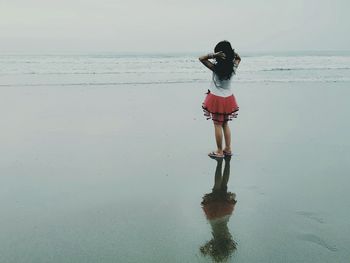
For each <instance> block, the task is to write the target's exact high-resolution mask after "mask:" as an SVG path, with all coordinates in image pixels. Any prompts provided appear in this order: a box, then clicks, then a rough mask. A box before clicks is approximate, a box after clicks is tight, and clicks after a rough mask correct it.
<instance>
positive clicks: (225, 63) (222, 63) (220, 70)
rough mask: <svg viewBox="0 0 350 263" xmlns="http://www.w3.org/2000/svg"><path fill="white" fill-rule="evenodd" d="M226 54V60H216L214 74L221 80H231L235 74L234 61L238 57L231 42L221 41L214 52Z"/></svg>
mask: <svg viewBox="0 0 350 263" xmlns="http://www.w3.org/2000/svg"><path fill="white" fill-rule="evenodd" d="M220 51H222V52H224V53H225V56H226V57H225V59H222V58H216V64H215V66H214V72H215V73H216V74H217V75H218V77H219V79H220V80H227V79H230V78H231V76H232V75H234V74H235V70H234V67H233V66H234V65H233V61H234V59H235V57H236V53H235V51H234V49H233V48H232V46H231V44H230V42H228V41H227V40H224V41H220V42H219V43H218V44H217V45H216V46H215V48H214V52H215V53H216V52H220Z"/></svg>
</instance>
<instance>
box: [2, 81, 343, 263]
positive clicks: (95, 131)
mask: <svg viewBox="0 0 350 263" xmlns="http://www.w3.org/2000/svg"><path fill="white" fill-rule="evenodd" d="M206 89H207V86H206V85H205V86H203V84H201V83H197V84H193V85H188V84H186V85H184V84H172V85H155V86H154V85H147V86H140V85H135V86H130V87H129V88H128V89H118V88H117V87H100V86H89V87H86V86H85V87H84V86H83V87H80V86H79V87H76V86H73V87H64V88H62V87H50V88H49V89H48V88H47V87H7V88H5V87H2V88H1V97H0V102H1V103H0V119H1V120H2V132H1V134H0V142H1V145H2V147H1V149H0V153H1V156H2V159H1V160H0V168H1V176H0V196H1V198H0V202H1V208H2V213H1V215H2V216H1V217H0V230H1V233H2V234H1V235H0V262H6V263H12V262H13V263H22V262H25V263H28V262H35V263H38V262H74V263H76V262H84V263H85V262H94V263H95V262H212V259H211V257H209V256H207V257H205V256H203V255H202V253H201V251H200V247H201V246H203V245H204V244H205V243H206V242H208V241H209V240H211V239H212V237H213V236H212V232H211V231H212V228H211V225H210V222H209V221H208V220H207V218H206V215H205V213H204V211H203V209H202V207H201V202H202V198H203V196H204V195H205V194H207V193H210V192H211V191H212V188H213V185H214V174H215V169H216V161H214V160H211V159H209V158H208V157H207V156H206V153H207V152H209V151H210V150H212V149H213V147H214V141H213V131H212V127H211V123H210V122H207V121H205V120H204V118H203V116H202V112H201V108H200V105H201V101H202V99H203V96H204V93H205V91H206ZM184 94H187V95H186V96H184ZM235 95H236V97H237V100H238V103H239V105H240V112H239V117H238V119H237V120H235V121H234V122H233V123H232V125H231V127H232V134H233V146H234V153H235V155H234V156H233V157H232V160H231V163H230V164H231V169H230V170H231V171H230V180H229V182H228V191H230V192H233V193H235V194H236V200H237V203H236V204H235V207H234V210H233V212H232V215H231V216H230V219H229V221H228V223H227V227H228V230H229V233H230V235H231V236H232V239H233V240H234V241H235V242H236V244H237V248H236V249H235V250H234V251H233V252H232V253H231V256H230V258H229V260H228V262H250V263H251V262H276V263H280V262H347V261H348V260H349V258H350V253H349V250H348V248H347V245H348V244H349V242H350V238H349V236H350V233H349V229H350V227H349V222H350V221H349V209H348V205H347V201H348V200H349V197H350V194H349V191H348V184H349V178H348V176H347V173H348V171H349V168H350V164H349V162H348V160H349V157H350V145H349V137H348V136H349V135H348V134H349V132H350V123H349V122H348V119H349V109H348V98H349V95H350V90H349V89H348V85H347V84H346V83H317V82H316V83H285V84H281V83H265V84H263V85H261V84H259V85H258V84H256V83H254V84H249V83H244V84H242V83H240V84H239V85H238V84H237V86H235Z"/></svg>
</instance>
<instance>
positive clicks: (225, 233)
mask: <svg viewBox="0 0 350 263" xmlns="http://www.w3.org/2000/svg"><path fill="white" fill-rule="evenodd" d="M230 159H231V157H226V158H225V167H224V174H223V176H222V174H221V171H222V159H218V160H217V166H216V171H215V183H214V187H213V190H212V192H211V193H209V194H205V195H204V196H203V201H202V208H203V211H204V213H205V215H206V217H207V219H208V221H209V223H210V225H211V228H212V235H213V238H212V239H211V240H210V241H208V242H207V243H205V244H204V245H203V246H201V247H200V251H201V253H202V254H203V255H204V256H207V255H209V256H210V257H212V259H213V260H214V261H215V262H222V261H225V260H227V259H229V257H230V256H231V254H232V252H233V251H234V250H235V249H236V242H235V241H234V240H233V238H232V235H231V234H230V231H229V229H228V227H227V223H228V221H229V219H230V216H231V214H232V212H233V209H234V206H235V204H236V200H235V197H236V195H235V194H234V193H230V192H227V182H228V179H229V176H230Z"/></svg>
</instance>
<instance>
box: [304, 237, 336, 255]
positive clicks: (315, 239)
mask: <svg viewBox="0 0 350 263" xmlns="http://www.w3.org/2000/svg"><path fill="white" fill-rule="evenodd" d="M298 239H300V240H303V241H308V242H311V243H314V244H317V245H320V246H321V247H324V248H326V249H328V250H329V251H332V252H335V251H337V250H338V249H337V247H336V246H333V245H330V244H328V243H327V242H326V241H324V240H323V239H322V238H320V237H319V236H316V235H314V234H300V235H298Z"/></svg>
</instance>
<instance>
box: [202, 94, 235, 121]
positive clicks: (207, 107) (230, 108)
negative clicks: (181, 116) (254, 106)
mask: <svg viewBox="0 0 350 263" xmlns="http://www.w3.org/2000/svg"><path fill="white" fill-rule="evenodd" d="M202 108H203V111H204V116H205V117H206V118H207V120H209V119H212V120H213V121H214V122H215V123H217V124H222V123H224V122H227V121H231V120H232V119H233V118H237V115H238V110H239V107H238V104H237V102H236V98H235V96H234V95H231V96H228V97H220V96H216V95H214V94H212V93H210V91H209V92H208V94H207V96H206V98H205V100H204V102H203V105H202Z"/></svg>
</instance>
